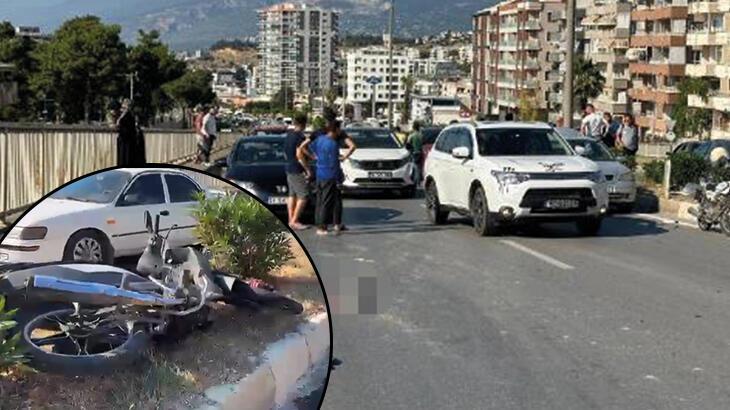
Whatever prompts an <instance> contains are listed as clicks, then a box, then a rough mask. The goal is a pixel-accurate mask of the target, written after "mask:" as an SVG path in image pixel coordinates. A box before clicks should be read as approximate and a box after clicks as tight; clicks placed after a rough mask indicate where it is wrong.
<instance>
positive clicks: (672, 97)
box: [629, 86, 679, 104]
mask: <svg viewBox="0 0 730 410" xmlns="http://www.w3.org/2000/svg"><path fill="white" fill-rule="evenodd" d="M629 96H630V97H631V98H633V99H635V100H639V101H649V102H653V103H658V104H676V103H677V102H678V101H679V90H677V89H675V88H649V87H645V86H642V87H633V88H631V89H630V90H629Z"/></svg>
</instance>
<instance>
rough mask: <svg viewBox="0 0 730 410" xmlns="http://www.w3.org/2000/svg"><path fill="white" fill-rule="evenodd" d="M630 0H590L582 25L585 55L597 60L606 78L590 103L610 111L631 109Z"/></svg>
mask: <svg viewBox="0 0 730 410" xmlns="http://www.w3.org/2000/svg"><path fill="white" fill-rule="evenodd" d="M631 9H632V4H631V3H629V2H628V1H625V0H599V1H591V2H589V3H588V4H587V5H586V8H585V17H584V18H583V19H582V20H581V27H582V28H583V37H584V42H583V47H584V53H585V58H588V59H590V60H592V61H593V63H594V64H596V66H597V68H598V69H599V70H600V71H601V73H602V74H603V76H604V78H605V79H606V82H605V83H604V87H603V92H602V93H601V95H599V96H598V97H596V98H595V99H594V100H593V101H592V103H593V105H594V106H595V107H596V109H597V110H599V111H603V112H609V113H612V114H628V113H630V112H631V110H632V108H631V101H630V98H629V95H628V89H629V85H630V82H631V76H630V75H629V59H628V57H627V56H626V54H627V52H628V49H629V37H630V34H631V31H630V30H631Z"/></svg>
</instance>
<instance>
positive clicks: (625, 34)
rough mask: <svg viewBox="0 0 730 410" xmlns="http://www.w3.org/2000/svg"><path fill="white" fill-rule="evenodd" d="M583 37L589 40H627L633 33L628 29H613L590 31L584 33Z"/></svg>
mask: <svg viewBox="0 0 730 410" xmlns="http://www.w3.org/2000/svg"><path fill="white" fill-rule="evenodd" d="M584 27H585V26H584ZM584 33H585V34H583V37H584V38H586V39H589V40H611V39H626V40H628V38H629V37H630V35H631V33H630V32H629V29H627V28H611V29H588V30H586V31H585V32H584Z"/></svg>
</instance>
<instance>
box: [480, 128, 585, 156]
mask: <svg viewBox="0 0 730 410" xmlns="http://www.w3.org/2000/svg"><path fill="white" fill-rule="evenodd" d="M477 141H478V143H479V154H480V155H482V156H542V155H573V152H572V150H571V149H570V147H569V146H568V144H567V143H566V142H565V140H563V137H561V136H560V135H558V133H557V132H555V131H554V130H552V129H548V128H490V129H480V130H477Z"/></svg>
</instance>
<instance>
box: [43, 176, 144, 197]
mask: <svg viewBox="0 0 730 410" xmlns="http://www.w3.org/2000/svg"><path fill="white" fill-rule="evenodd" d="M131 178H132V174H130V173H129V172H126V171H121V170H118V169H115V170H112V171H106V172H100V173H98V174H94V175H91V176H88V177H86V178H82V179H79V180H78V181H76V182H73V183H71V184H69V185H66V186H65V187H63V188H61V189H59V190H58V191H57V192H56V193H54V194H53V195H51V198H55V199H68V200H71V201H80V202H94V203H99V204H108V203H110V202H112V201H113V200H114V199H115V198H116V197H117V196H118V195H119V193H120V192H121V191H122V189H123V188H124V186H125V185H127V182H129V180H130V179H131Z"/></svg>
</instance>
